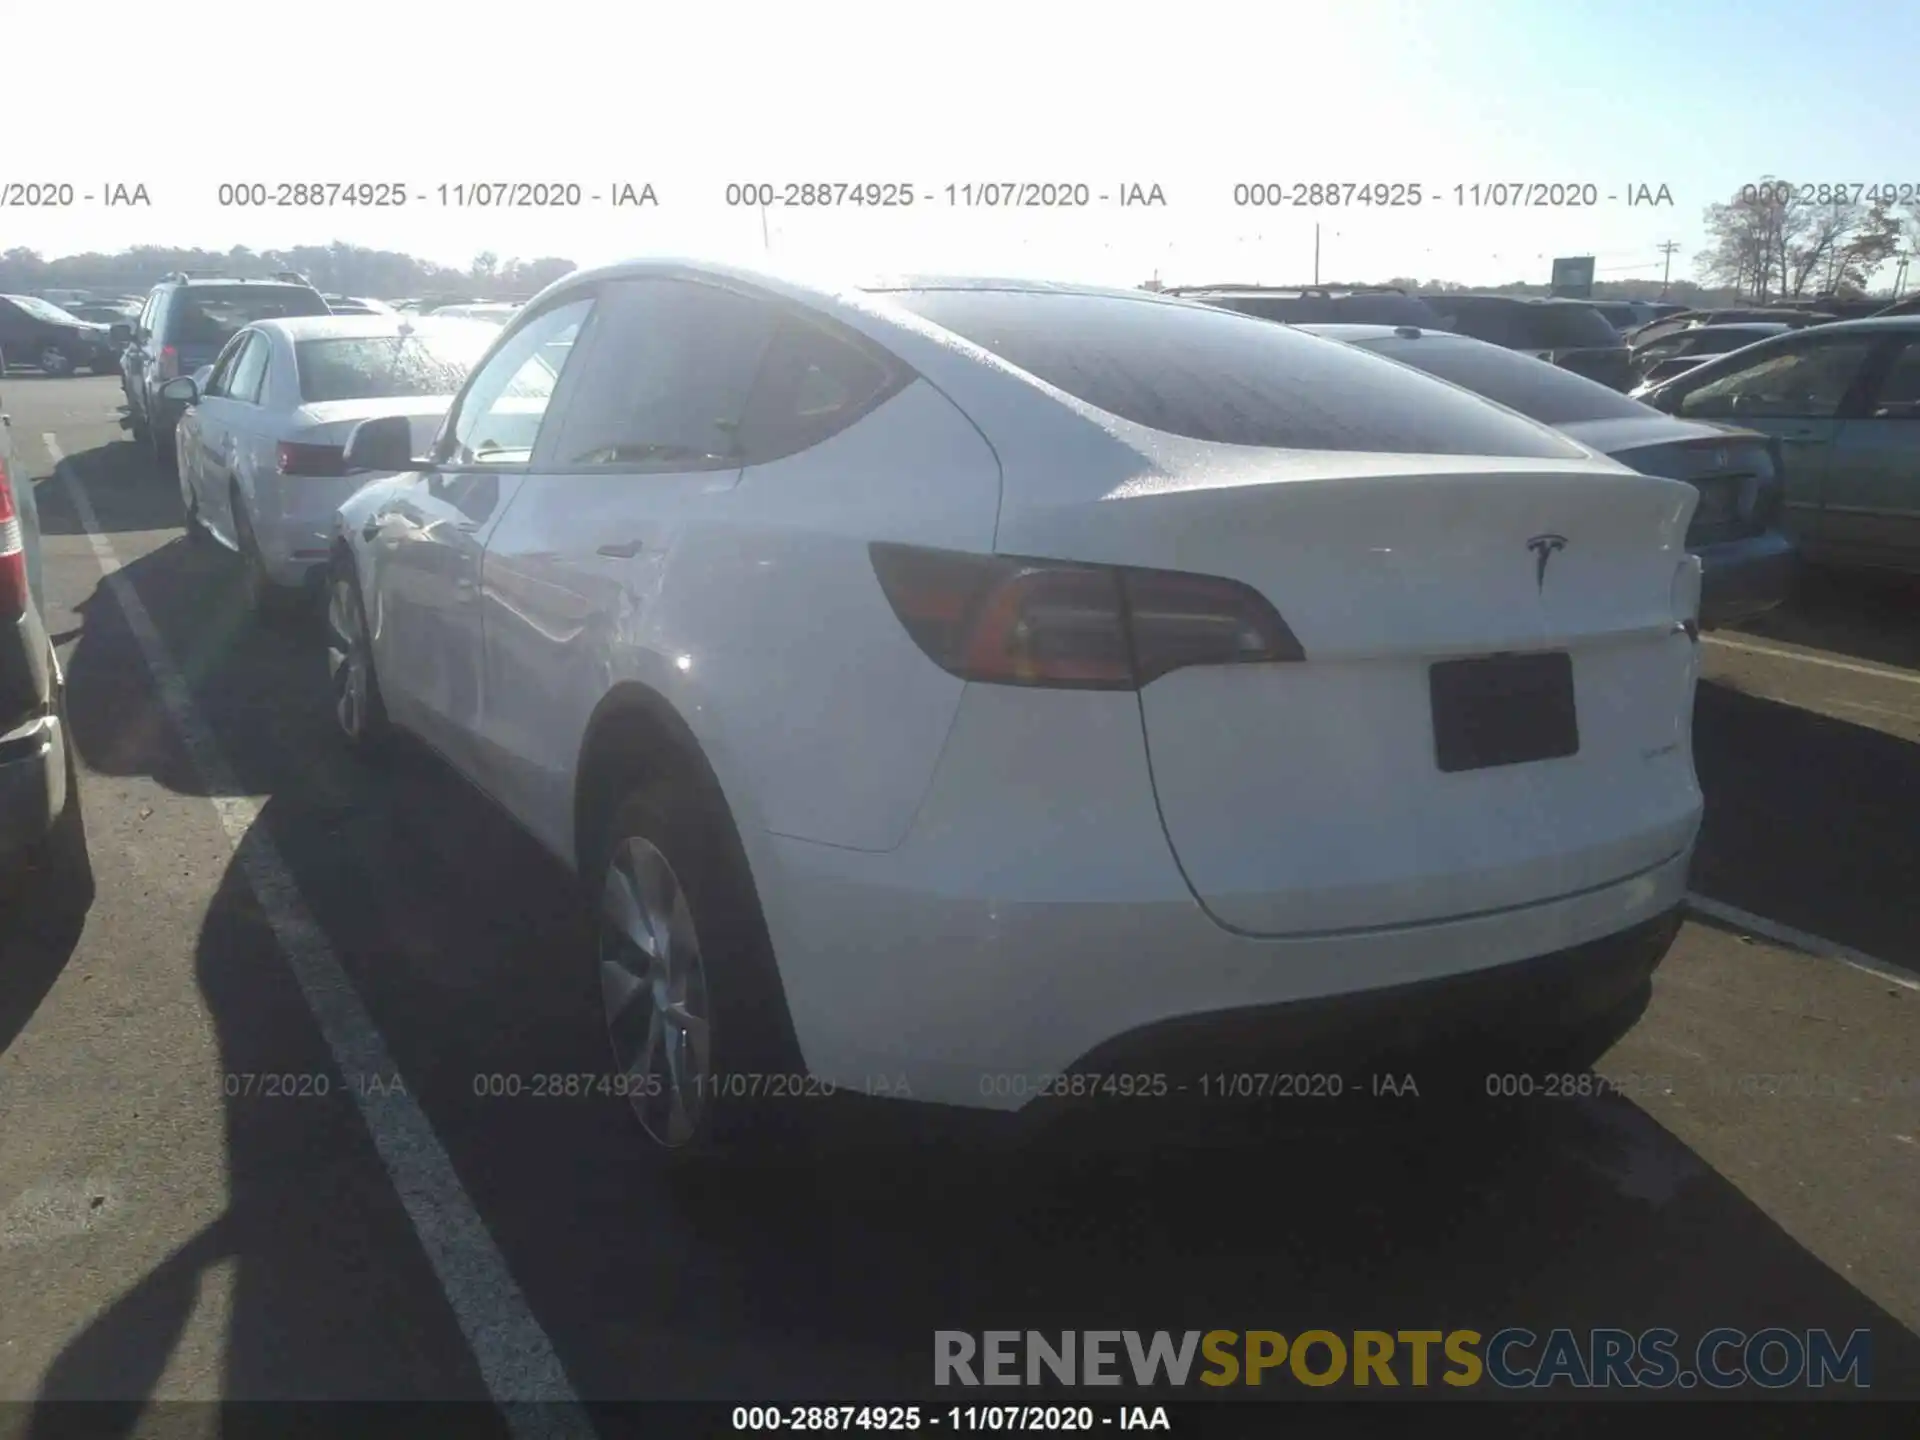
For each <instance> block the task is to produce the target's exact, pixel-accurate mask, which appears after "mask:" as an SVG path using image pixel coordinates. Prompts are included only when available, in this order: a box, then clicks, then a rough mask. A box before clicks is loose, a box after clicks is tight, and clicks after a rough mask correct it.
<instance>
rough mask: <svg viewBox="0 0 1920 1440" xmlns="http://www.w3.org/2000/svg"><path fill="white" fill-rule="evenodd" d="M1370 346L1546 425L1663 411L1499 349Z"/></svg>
mask: <svg viewBox="0 0 1920 1440" xmlns="http://www.w3.org/2000/svg"><path fill="white" fill-rule="evenodd" d="M1367 348H1368V349H1370V350H1373V351H1374V352H1375V353H1376V354H1380V355H1385V356H1387V357H1389V358H1390V359H1394V360H1398V361H1399V362H1400V363H1401V364H1403V365H1412V366H1414V367H1415V368H1416V369H1420V370H1424V371H1426V372H1427V373H1428V374H1429V375H1438V376H1439V377H1440V378H1441V379H1442V380H1449V381H1451V382H1452V383H1453V384H1455V385H1459V386H1461V387H1463V388H1465V389H1468V390H1471V391H1473V393H1474V394H1476V395H1484V396H1486V397H1487V399H1489V400H1492V401H1494V402H1496V403H1497V404H1501V405H1505V406H1506V407H1507V408H1508V409H1509V410H1518V411H1519V412H1520V413H1521V414H1522V415H1525V416H1526V417H1527V418H1528V419H1531V420H1538V421H1539V422H1540V423H1541V424H1542V425H1576V424H1579V423H1580V422H1581V421H1583V420H1634V419H1642V418H1644V417H1646V416H1648V415H1652V414H1655V413H1657V412H1655V411H1654V410H1652V409H1650V408H1649V407H1647V406H1645V405H1642V404H1641V403H1640V402H1639V401H1638V400H1629V399H1628V398H1627V397H1626V396H1624V395H1622V394H1621V393H1620V392H1619V391H1618V390H1611V389H1609V388H1608V387H1607V386H1605V385H1602V384H1600V383H1599V382H1598V381H1594V380H1589V379H1587V378H1586V377H1585V376H1582V375H1576V374H1574V373H1573V372H1572V371H1571V370H1565V369H1562V368H1561V367H1560V366H1558V365H1549V364H1548V363H1547V362H1546V361H1544V360H1536V359H1534V358H1533V357H1532V356H1531V355H1522V354H1521V353H1520V352H1519V351H1517V350H1505V349H1502V348H1501V347H1500V346H1498V345H1483V344H1478V343H1475V342H1473V341H1469V340H1447V339H1441V338H1438V337H1429V338H1426V339H1421V340H1381V341H1377V342H1372V343H1370V344H1369V345H1368V346H1367Z"/></svg>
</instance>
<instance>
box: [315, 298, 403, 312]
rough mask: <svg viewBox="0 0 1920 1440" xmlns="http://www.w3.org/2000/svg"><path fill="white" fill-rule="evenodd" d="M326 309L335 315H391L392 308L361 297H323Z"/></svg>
mask: <svg viewBox="0 0 1920 1440" xmlns="http://www.w3.org/2000/svg"><path fill="white" fill-rule="evenodd" d="M321 298H322V299H324V300H325V301H326V302H327V309H329V310H330V311H332V312H333V313H334V314H335V315H392V314H394V313H395V311H394V308H393V306H391V305H389V304H387V302H386V301H384V300H370V299H368V298H366V297H365V296H363V295H325V296H322V297H321Z"/></svg>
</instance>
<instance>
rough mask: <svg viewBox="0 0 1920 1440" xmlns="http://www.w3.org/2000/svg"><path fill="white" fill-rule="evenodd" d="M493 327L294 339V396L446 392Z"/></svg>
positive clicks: (317, 399)
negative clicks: (296, 389)
mask: <svg viewBox="0 0 1920 1440" xmlns="http://www.w3.org/2000/svg"><path fill="white" fill-rule="evenodd" d="M497 333H498V332H497V331H495V330H494V329H493V328H492V327H490V326H479V325H455V324H448V325H447V326H446V327H444V329H436V330H434V331H433V332H431V333H427V332H425V331H421V332H417V333H415V334H412V335H391V336H371V337H365V338H356V339H340V340H299V341H296V342H295V343H294V347H293V355H294V364H295V366H296V368H297V369H298V370H299V372H300V399H301V400H302V401H303V402H304V403H306V404H309V405H319V404H324V403H326V402H327V401H329V400H374V399H379V398H383V397H387V396H393V397H401V396H419V395H452V394H454V393H455V392H456V391H458V390H459V388H460V385H461V382H462V381H464V380H465V379H466V378H467V372H468V371H469V370H471V369H472V368H473V367H474V365H475V363H476V362H477V361H478V360H479V359H480V357H481V356H482V355H483V354H485V353H486V349H487V346H488V345H489V344H490V343H492V341H493V339H494V337H495V335H496V334H497Z"/></svg>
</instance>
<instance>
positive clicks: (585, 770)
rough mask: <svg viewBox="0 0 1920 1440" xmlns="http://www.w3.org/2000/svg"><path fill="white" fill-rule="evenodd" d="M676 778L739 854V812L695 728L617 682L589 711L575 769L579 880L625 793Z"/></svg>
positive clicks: (664, 701)
mask: <svg viewBox="0 0 1920 1440" xmlns="http://www.w3.org/2000/svg"><path fill="white" fill-rule="evenodd" d="M676 771H677V772H679V773H682V774H686V773H689V772H691V776H692V778H693V779H694V780H695V781H696V783H698V784H700V785H701V786H702V787H703V788H705V789H706V790H707V791H708V792H709V793H710V794H711V795H712V797H713V799H714V800H715V801H716V802H717V803H718V804H719V805H721V806H722V808H723V810H724V812H725V815H726V819H727V822H728V824H729V825H731V826H732V828H733V833H734V837H735V840H736V842H737V843H739V844H741V845H742V847H743V848H744V845H745V836H744V834H743V830H742V825H741V818H742V817H741V816H740V814H739V811H738V807H737V806H735V804H734V803H733V801H732V799H731V797H730V796H729V794H728V791H727V787H726V786H725V785H724V784H722V783H721V780H720V776H719V774H718V772H717V770H716V769H715V767H714V764H713V760H712V758H711V756H710V755H709V754H708V752H707V747H706V745H704V744H703V743H702V742H701V740H700V737H699V736H698V735H696V734H695V733H694V729H693V726H692V725H690V724H689V723H688V722H687V719H686V717H685V716H683V715H682V714H681V713H680V711H679V709H678V708H677V707H676V706H675V705H674V704H673V702H672V701H671V700H669V699H668V698H667V697H666V696H665V695H664V694H662V693H661V692H660V691H658V690H656V689H655V688H654V687H653V686H651V685H648V684H647V683H645V682H644V681H641V680H622V681H621V682H619V683H618V684H616V685H615V686H614V687H613V688H612V689H611V690H609V691H608V692H607V693H606V694H605V695H604V696H602V697H601V699H600V703H599V704H598V705H596V706H595V707H594V710H593V714H592V715H591V716H590V717H589V718H588V720H587V728H586V732H585V734H584V735H583V737H582V739H581V742H580V755H579V760H578V762H577V763H576V764H575V766H574V772H573V774H574V778H573V826H572V836H571V838H572V842H573V855H572V859H573V864H574V869H575V871H576V872H577V873H578V874H580V875H581V877H582V878H585V877H586V876H587V875H589V874H590V873H591V872H592V869H593V867H594V865H595V864H596V863H597V859H598V857H597V856H595V855H594V854H593V850H594V847H595V846H597V845H598V844H599V843H600V838H601V833H602V832H603V831H604V830H605V828H606V825H607V821H608V817H610V816H611V815H612V813H613V809H614V807H615V806H616V805H618V804H619V803H620V800H621V798H622V796H623V795H624V794H625V792H626V791H627V790H628V789H630V788H631V787H632V786H634V785H636V784H640V783H643V782H645V781H647V780H649V779H651V778H652V777H654V776H657V775H664V774H670V773H674V772H676ZM749 869H750V870H751V867H749Z"/></svg>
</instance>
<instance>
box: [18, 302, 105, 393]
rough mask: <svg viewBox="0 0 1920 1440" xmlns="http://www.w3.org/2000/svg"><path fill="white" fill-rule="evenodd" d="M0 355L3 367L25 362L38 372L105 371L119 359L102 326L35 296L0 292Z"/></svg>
mask: <svg viewBox="0 0 1920 1440" xmlns="http://www.w3.org/2000/svg"><path fill="white" fill-rule="evenodd" d="M0 356H4V362H3V363H4V365H5V367H6V368H8V369H12V368H14V367H17V366H22V365H31V366H33V367H34V368H35V369H37V370H39V371H40V373H41V374H43V375H71V374H73V372H74V371H76V370H90V371H92V372H93V373H94V374H95V375H105V374H107V373H108V372H109V371H110V370H111V369H112V368H113V366H115V365H116V364H118V363H119V352H118V351H117V350H116V349H115V348H114V347H113V345H112V344H111V343H110V342H109V339H108V331H107V327H106V326H104V325H95V324H92V323H90V322H88V321H86V320H82V319H80V318H79V317H78V316H77V315H70V314H68V313H67V312H66V311H65V310H62V309H61V308H60V307H59V306H58V305H55V304H54V303H53V302H52V301H50V300H42V299H41V298H40V297H39V296H37V295H0Z"/></svg>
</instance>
